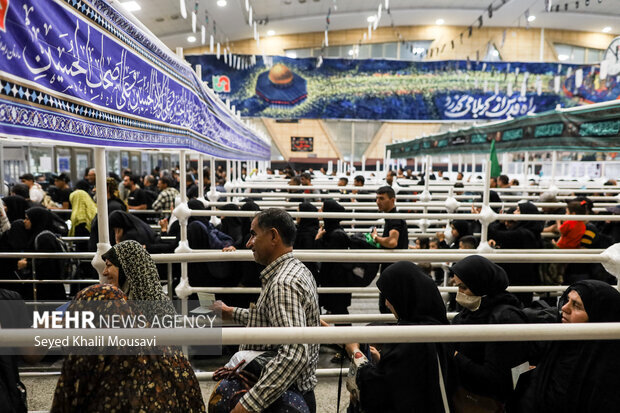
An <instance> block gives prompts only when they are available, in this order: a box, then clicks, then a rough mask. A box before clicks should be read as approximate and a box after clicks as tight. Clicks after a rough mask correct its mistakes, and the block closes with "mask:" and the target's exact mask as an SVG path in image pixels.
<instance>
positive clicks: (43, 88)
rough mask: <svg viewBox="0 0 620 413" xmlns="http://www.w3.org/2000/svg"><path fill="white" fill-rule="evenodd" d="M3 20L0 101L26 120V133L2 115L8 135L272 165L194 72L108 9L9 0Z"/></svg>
mask: <svg viewBox="0 0 620 413" xmlns="http://www.w3.org/2000/svg"><path fill="white" fill-rule="evenodd" d="M4 12H5V13H6V16H7V17H6V28H5V30H4V31H1V32H0V83H1V85H0V102H1V103H3V104H5V105H8V106H6V107H7V108H9V107H11V108H14V110H15V111H17V110H21V111H23V114H22V117H23V116H26V117H27V118H28V119H29V121H26V119H24V122H22V123H23V124H21V125H20V121H19V119H18V118H17V119H16V118H15V117H14V116H13V117H11V116H10V115H7V114H6V113H0V130H2V131H4V132H5V133H13V134H14V133H16V129H17V128H20V134H21V135H29V136H44V135H45V136H47V137H50V138H54V139H64V140H71V141H79V142H84V143H95V144H107V145H121V144H122V145H127V144H133V145H136V146H144V145H147V146H153V147H155V146H158V145H163V146H173V147H179V148H190V149H196V150H199V151H202V152H205V153H209V154H212V155H216V156H222V157H244V158H247V159H255V158H261V159H264V158H268V157H269V148H268V145H267V144H265V143H264V142H263V141H262V140H261V139H259V138H258V137H257V136H255V135H254V134H253V133H252V132H251V131H250V130H249V129H247V128H246V127H245V126H243V125H242V124H241V123H239V122H236V121H235V120H234V119H233V118H232V117H231V116H230V115H228V114H227V113H226V112H225V111H223V110H222V109H221V108H219V107H218V105H217V104H216V103H215V101H214V98H213V96H209V94H208V93H207V92H206V91H205V89H204V88H203V87H202V85H201V83H200V82H199V81H198V79H197V78H196V76H195V74H194V73H193V71H192V70H191V68H189V67H187V66H185V65H183V64H182V63H181V62H180V61H178V60H177V59H176V58H175V57H174V56H173V55H171V53H170V52H169V51H166V50H163V49H162V48H160V47H159V46H158V45H157V44H156V43H155V42H154V41H153V39H150V38H149V37H148V36H147V35H146V34H144V33H142V32H141V31H140V30H139V29H138V28H136V27H135V26H134V25H132V24H131V23H130V22H129V21H128V20H127V19H125V18H124V17H123V16H122V15H120V14H119V13H118V12H117V11H116V10H114V9H113V8H111V7H110V5H108V4H107V3H106V2H105V1H102V0H92V1H84V0H81V1H77V0H46V1H36V0H10V1H9V2H8V4H7V8H5V9H4ZM65 115H69V116H68V117H65ZM34 119H36V120H37V123H33V120H34ZM69 119H71V120H72V121H69ZM59 123H64V125H65V127H64V128H58V127H55V125H58V124H59ZM69 124H71V125H72V127H73V130H71V128H70V127H69V126H68V125H69ZM93 125H97V126H98V127H95V128H91V127H89V126H93ZM118 128H120V129H122V130H116V129H118ZM80 135H82V136H80Z"/></svg>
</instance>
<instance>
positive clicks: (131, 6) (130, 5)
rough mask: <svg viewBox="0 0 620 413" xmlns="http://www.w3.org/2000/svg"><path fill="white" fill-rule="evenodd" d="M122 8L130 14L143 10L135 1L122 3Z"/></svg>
mask: <svg viewBox="0 0 620 413" xmlns="http://www.w3.org/2000/svg"><path fill="white" fill-rule="evenodd" d="M121 6H123V7H124V8H125V10H127V11H129V12H134V11H138V10H142V7H140V5H139V4H138V3H137V2H135V1H126V2H125V3H121Z"/></svg>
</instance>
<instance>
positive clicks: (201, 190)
mask: <svg viewBox="0 0 620 413" xmlns="http://www.w3.org/2000/svg"><path fill="white" fill-rule="evenodd" d="M198 199H200V200H201V201H204V199H205V175H204V158H203V155H202V154H201V153H200V154H198Z"/></svg>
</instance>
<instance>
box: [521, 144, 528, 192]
mask: <svg viewBox="0 0 620 413" xmlns="http://www.w3.org/2000/svg"><path fill="white" fill-rule="evenodd" d="M524 156H525V157H524V158H523V183H522V184H521V185H522V186H524V187H526V186H528V184H527V182H528V180H527V176H528V174H527V168H528V167H529V162H530V153H529V152H528V151H525V153H524Z"/></svg>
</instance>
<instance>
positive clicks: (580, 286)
mask: <svg viewBox="0 0 620 413" xmlns="http://www.w3.org/2000/svg"><path fill="white" fill-rule="evenodd" d="M571 291H577V293H578V294H579V297H581V301H583V306H584V308H585V310H586V313H588V322H589V323H614V322H620V292H618V290H617V289H615V288H613V287H612V286H610V285H609V284H607V283H605V282H603V281H598V280H584V281H578V282H576V283H575V284H573V285H571V286H570V287H568V288H567V289H566V291H564V294H562V297H561V298H560V304H559V307H560V308H562V306H563V305H564V304H566V301H568V293H570V292H571Z"/></svg>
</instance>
